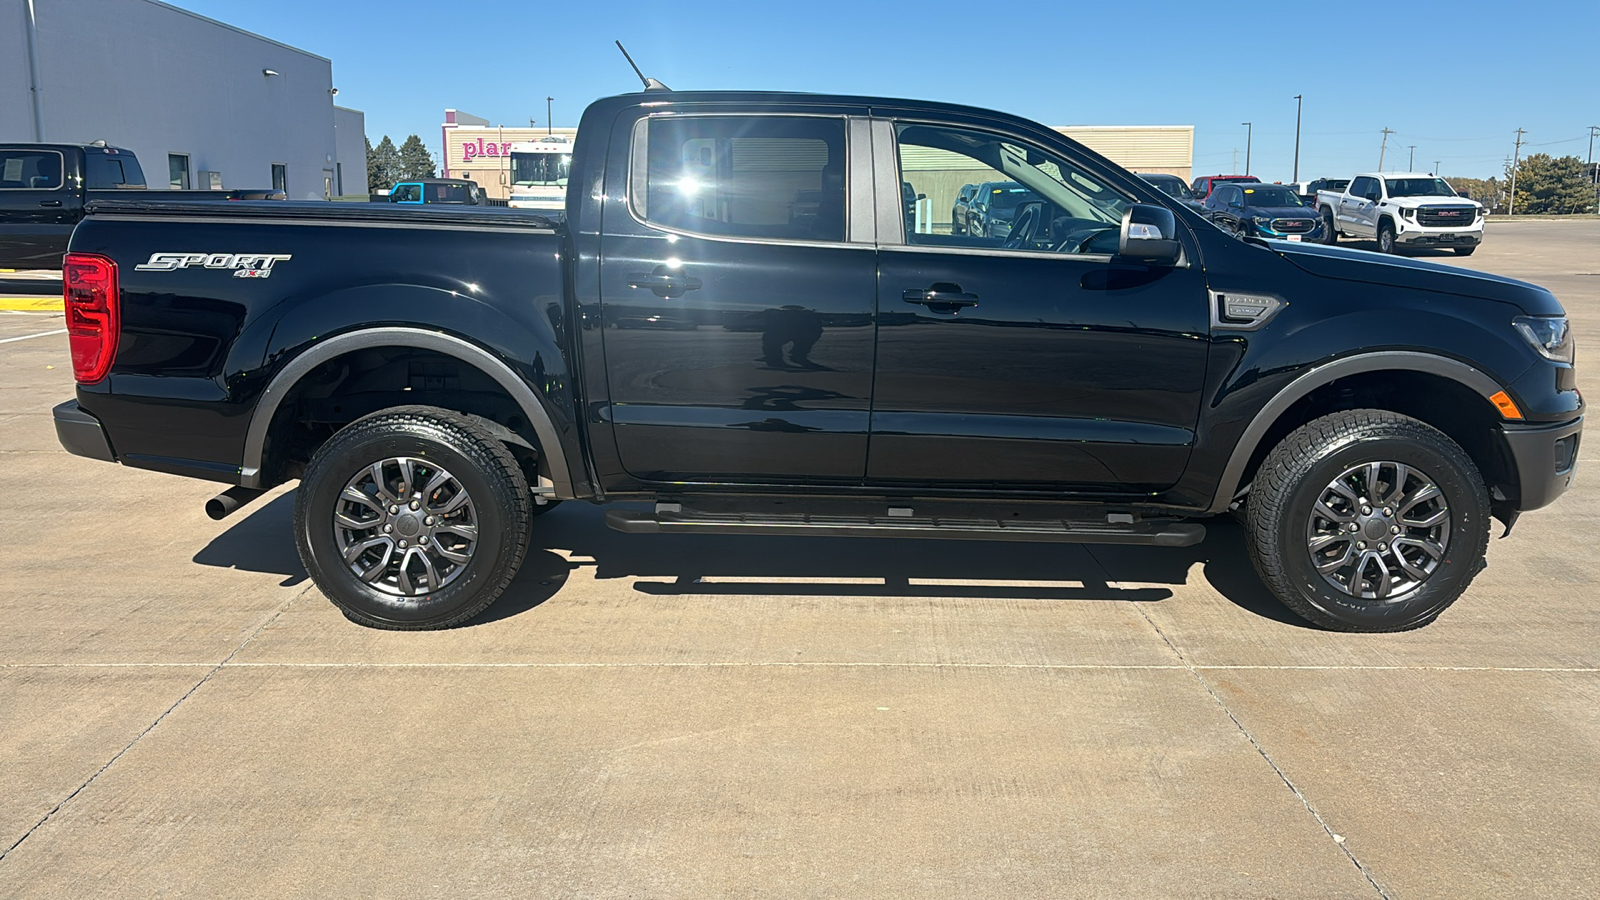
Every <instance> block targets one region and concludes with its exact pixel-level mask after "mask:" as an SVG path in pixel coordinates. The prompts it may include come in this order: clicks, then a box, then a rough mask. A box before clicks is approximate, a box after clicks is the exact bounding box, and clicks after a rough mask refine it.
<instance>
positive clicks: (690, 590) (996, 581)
mask: <svg viewBox="0 0 1600 900" xmlns="http://www.w3.org/2000/svg"><path fill="white" fill-rule="evenodd" d="M293 518H294V495H293V494H292V493H290V494H285V495H283V496H280V497H278V498H276V499H274V500H272V501H271V502H269V503H267V504H265V505H264V506H260V507H257V508H254V509H251V510H249V511H248V515H246V516H244V518H242V519H240V520H239V521H237V522H235V523H234V524H233V525H232V527H230V528H228V529H227V530H226V531H224V532H222V533H221V534H219V535H217V536H216V537H215V538H213V539H212V540H211V542H210V543H209V544H207V545H206V546H205V547H204V548H202V549H201V550H200V552H198V553H196V554H195V556H194V562H196V563H199V564H200V565H204V566H217V567H221V568H230V569H239V570H241V571H248V572H265V573H270V574H274V575H281V576H283V579H284V580H283V582H282V585H283V586H292V585H296V584H299V583H301V582H304V581H305V580H307V577H308V576H307V574H306V570H305V567H304V566H302V565H301V564H300V558H299V556H298V554H297V553H296V552H295V548H294V539H293V536H292V532H291V528H292V523H293ZM1206 528H1207V536H1206V539H1205V540H1204V541H1203V542H1201V543H1200V544H1198V545H1196V546H1194V547H1185V548H1158V547H1131V546H1114V545H1099V546H1092V547H1091V546H1085V545H1078V544H1049V543H1001V542H984V541H940V540H889V539H881V538H856V539H852V538H810V537H745V536H709V535H698V536H686V535H629V534H622V533H620V532H616V531H612V530H611V529H609V528H607V527H606V525H605V510H604V509H602V508H600V507H596V506H592V505H590V504H586V503H576V502H569V503H566V504H564V505H562V506H561V507H560V508H558V509H555V510H552V511H550V512H549V513H547V514H546V515H544V516H541V517H540V518H538V519H536V520H534V523H533V535H532V542H531V546H530V548H529V550H528V554H527V557H526V558H525V560H524V562H523V566H522V570H521V571H520V572H519V573H518V575H517V577H516V579H515V580H513V581H512V583H511V585H510V587H508V588H507V589H506V592H505V593H504V594H503V595H501V597H500V599H499V600H497V601H496V602H495V604H494V605H493V606H491V607H490V608H489V609H488V610H486V611H485V612H484V613H483V614H482V615H480V616H478V617H477V618H475V619H474V620H472V622H470V623H468V626H469V627H470V626H472V625H482V624H487V623H489V622H494V621H498V620H500V619H505V618H510V617H512V616H517V615H520V614H522V613H525V612H528V611H529V610H532V609H534V608H535V607H537V606H539V605H540V604H541V603H543V602H545V601H546V600H548V599H550V598H551V597H553V596H555V595H556V594H558V593H559V592H560V591H561V589H562V588H563V587H564V586H565V584H566V581H567V578H568V577H569V576H570V575H571V573H572V572H574V571H577V570H579V569H585V568H587V569H591V570H592V571H593V576H594V577H595V578H596V579H598V580H609V579H619V578H631V579H635V580H634V582H633V584H632V585H631V587H632V589H633V590H635V591H638V592H640V593H645V594H651V595H657V596H672V595H696V596H706V595H723V596H750V595H760V596H780V597H781V596H790V597H841V596H842V597H911V598H914V597H958V598H973V599H987V600H1024V601H1026V600H1045V601H1060V600H1069V601H1071V600H1084V601H1099V600H1113V601H1125V602H1157V601H1161V600H1166V599H1168V598H1170V597H1172V596H1173V592H1172V591H1171V590H1170V589H1168V588H1166V587H1162V586H1161V585H1182V584H1186V583H1188V582H1189V581H1190V579H1191V578H1203V579H1204V580H1205V581H1206V582H1207V583H1209V584H1210V585H1211V587H1212V588H1213V589H1215V590H1216V591H1217V592H1218V593H1219V594H1221V595H1222V596H1223V597H1226V598H1227V599H1228V600H1229V601H1231V602H1233V603H1234V604H1235V605H1237V606H1239V607H1240V608H1242V609H1244V610H1246V611H1248V612H1250V613H1253V614H1255V615H1258V616H1261V617H1263V618H1267V619H1271V620H1273V621H1276V622H1282V623H1284V624H1289V625H1295V626H1299V627H1309V626H1308V625H1307V624H1306V623H1305V622H1303V621H1301V620H1300V619H1299V618H1298V617H1297V616H1295V615H1293V614H1292V613H1290V612H1289V611H1288V610H1287V609H1285V608H1284V607H1283V606H1282V605H1281V604H1280V603H1278V601H1277V599H1276V598H1274V597H1273V596H1272V595H1271V594H1270V593H1268V591H1267V589H1266V587H1265V586H1263V585H1262V583H1261V582H1260V580H1259V579H1258V578H1257V577H1256V574H1255V570H1254V569H1253V568H1252V567H1251V565H1250V561H1249V558H1248V556H1247V555H1246V553H1245V549H1244V547H1245V545H1244V534H1243V530H1242V528H1241V527H1240V526H1239V524H1238V523H1237V522H1235V521H1234V520H1233V519H1232V518H1230V517H1227V516H1219V517H1216V518H1212V519H1209V520H1207V521H1206ZM556 550H559V551H564V553H565V555H563V554H562V553H558V552H553V551H556ZM1197 564H1199V568H1198V569H1197Z"/></svg>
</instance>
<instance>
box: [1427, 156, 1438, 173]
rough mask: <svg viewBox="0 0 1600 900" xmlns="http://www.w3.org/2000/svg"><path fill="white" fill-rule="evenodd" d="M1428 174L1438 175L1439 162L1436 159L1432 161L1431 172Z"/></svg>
mask: <svg viewBox="0 0 1600 900" xmlns="http://www.w3.org/2000/svg"><path fill="white" fill-rule="evenodd" d="M1428 174H1430V175H1437V174H1439V161H1438V160H1437V159H1436V160H1434V161H1433V171H1432V172H1430V173H1428Z"/></svg>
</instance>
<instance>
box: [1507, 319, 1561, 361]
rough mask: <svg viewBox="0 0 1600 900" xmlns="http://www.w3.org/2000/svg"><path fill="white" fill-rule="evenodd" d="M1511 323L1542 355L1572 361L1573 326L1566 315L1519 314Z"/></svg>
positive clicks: (1555, 359) (1546, 357) (1551, 358)
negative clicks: (1568, 322) (1569, 323)
mask: <svg viewBox="0 0 1600 900" xmlns="http://www.w3.org/2000/svg"><path fill="white" fill-rule="evenodd" d="M1511 324H1512V326H1514V327H1515V328H1516V329H1517V331H1519V332H1521V333H1522V336H1523V337H1525V338H1527V339H1528V343H1530V344H1532V345H1533V349H1535V350H1537V351H1539V355H1540V356H1542V357H1544V358H1545V359H1548V360H1552V361H1554V362H1559V363H1570V362H1572V356H1573V343H1572V328H1571V326H1570V325H1568V324H1567V317H1566V316H1517V317H1516V318H1515V319H1512V320H1511Z"/></svg>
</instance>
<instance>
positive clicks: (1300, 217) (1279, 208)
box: [1205, 184, 1322, 242]
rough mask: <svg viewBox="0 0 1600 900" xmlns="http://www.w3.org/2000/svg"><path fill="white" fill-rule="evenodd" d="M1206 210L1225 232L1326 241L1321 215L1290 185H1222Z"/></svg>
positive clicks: (1249, 235)
mask: <svg viewBox="0 0 1600 900" xmlns="http://www.w3.org/2000/svg"><path fill="white" fill-rule="evenodd" d="M1205 212H1206V215H1209V216H1210V217H1211V221H1213V222H1215V223H1217V225H1218V226H1219V227H1220V228H1222V229H1223V230H1224V231H1231V232H1233V233H1234V234H1237V235H1239V236H1240V237H1263V238H1270V239H1272V240H1276V241H1311V242H1320V241H1321V240H1322V219H1321V217H1319V216H1318V215H1317V211H1316V210H1314V209H1312V208H1311V207H1309V206H1307V205H1305V203H1304V202H1303V201H1302V200H1301V199H1300V195H1299V194H1296V193H1295V192H1294V190H1293V189H1292V188H1290V187H1288V186H1286V185H1281V184H1219V185H1217V187H1216V189H1215V190H1213V191H1212V192H1211V196H1209V197H1207V198H1206V202H1205Z"/></svg>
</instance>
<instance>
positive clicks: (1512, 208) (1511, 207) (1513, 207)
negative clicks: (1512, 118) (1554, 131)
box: [1506, 128, 1528, 216]
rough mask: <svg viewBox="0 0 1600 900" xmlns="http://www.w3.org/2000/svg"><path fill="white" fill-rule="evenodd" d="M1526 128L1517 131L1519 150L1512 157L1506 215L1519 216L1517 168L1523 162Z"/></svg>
mask: <svg viewBox="0 0 1600 900" xmlns="http://www.w3.org/2000/svg"><path fill="white" fill-rule="evenodd" d="M1527 133H1528V130H1527V129H1526V128H1518V129H1517V149H1516V151H1515V152H1514V153H1512V155H1511V199H1510V200H1508V201H1507V202H1506V215H1508V216H1514V215H1516V214H1517V166H1518V165H1519V164H1520V163H1521V162H1522V136H1523V135H1525V134H1527Z"/></svg>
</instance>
